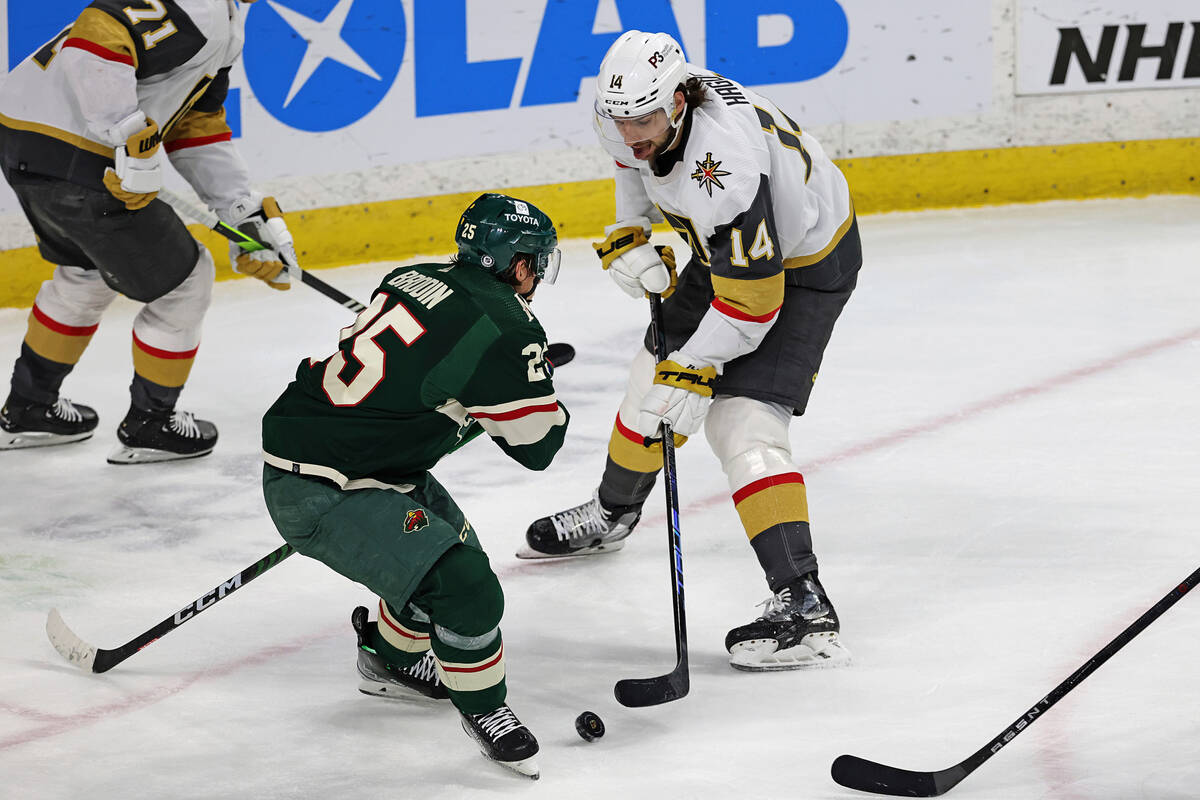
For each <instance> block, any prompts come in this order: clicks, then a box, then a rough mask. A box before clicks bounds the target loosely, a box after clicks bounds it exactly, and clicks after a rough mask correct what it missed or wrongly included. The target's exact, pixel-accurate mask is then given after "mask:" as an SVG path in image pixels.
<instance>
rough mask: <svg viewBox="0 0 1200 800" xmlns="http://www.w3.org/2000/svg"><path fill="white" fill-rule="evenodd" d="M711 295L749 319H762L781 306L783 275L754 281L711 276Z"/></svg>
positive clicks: (777, 274)
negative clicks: (714, 295)
mask: <svg viewBox="0 0 1200 800" xmlns="http://www.w3.org/2000/svg"><path fill="white" fill-rule="evenodd" d="M712 286H713V293H714V294H716V296H717V297H719V298H721V300H723V301H724V302H725V303H727V304H728V305H731V306H733V307H734V308H736V309H738V310H739V311H742V312H744V313H745V314H746V315H748V316H751V317H763V316H766V315H767V314H770V313H771V312H772V311H775V310H776V309H777V308H779V307H780V306H781V305H783V273H782V272H779V273H776V274H774V275H771V276H770V277H767V278H758V279H755V280H734V279H733V278H722V277H721V276H720V275H713V276H712Z"/></svg>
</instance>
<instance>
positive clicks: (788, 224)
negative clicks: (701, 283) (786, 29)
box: [616, 66, 854, 366]
mask: <svg viewBox="0 0 1200 800" xmlns="http://www.w3.org/2000/svg"><path fill="white" fill-rule="evenodd" d="M689 73H690V74H691V75H693V76H696V77H698V78H700V80H701V82H702V83H703V84H704V86H705V89H706V90H707V94H708V99H707V100H706V101H705V102H704V103H702V104H701V105H699V106H697V107H695V108H693V109H691V110H690V112H689V113H688V116H687V119H686V120H685V122H684V123H683V124H684V130H683V132H682V134H681V137H680V138H681V141H680V142H679V144H678V145H676V147H674V148H673V149H671V150H670V151H668V152H666V153H664V154H662V155H660V156H659V157H658V158H657V159H655V162H654V165H653V168H652V167H651V165H650V164H649V163H647V162H645V161H633V163H624V162H620V161H619V162H617V175H616V184H617V189H616V208H617V220H618V223H620V222H621V221H628V220H633V219H636V218H637V217H648V218H650V219H652V220H662V219H665V220H666V221H667V222H669V223H670V225H671V227H673V228H674V229H675V230H676V231H677V232H678V233H679V235H680V236H682V237H683V238H684V240H685V241H686V242H687V244H688V246H689V247H690V249H691V251H692V262H693V268H696V267H707V268H708V270H709V271H710V273H711V275H712V284H713V290H714V293H715V298H714V300H713V303H712V306H711V308H709V310H708V311H707V312H706V314H705V316H704V318H703V319H702V320H701V322H700V325H699V327H698V328H697V330H696V332H695V333H694V334H693V336H692V337H691V338H690V339H689V340H688V342H687V343H686V344H684V346H683V347H682V348H681V349H682V350H683V352H684V353H686V354H687V355H688V356H690V357H692V358H693V360H694V361H697V362H704V363H708V364H714V365H717V366H720V365H722V364H724V363H725V362H727V361H730V360H732V359H734V358H737V357H738V356H740V355H744V354H746V353H749V352H751V351H753V350H754V349H755V348H756V347H757V346H758V343H759V342H761V341H762V339H763V337H764V336H766V334H767V332H768V331H769V330H770V328H771V326H772V325H773V324H774V322H775V319H776V317H777V316H778V312H779V309H780V307H781V306H782V304H783V298H784V285H785V276H786V274H787V273H788V272H790V271H792V270H798V269H803V268H804V267H806V266H809V265H812V264H815V263H816V262H818V261H820V260H821V259H822V258H823V257H824V256H825V255H827V254H828V253H829V252H830V251H831V250H833V248H834V247H835V246H836V245H837V243H838V242H839V241H840V240H841V238H842V236H843V235H844V234H845V233H846V231H847V230H849V228H850V226H851V224H852V223H853V221H854V209H853V206H852V203H851V199H850V190H849V187H848V186H847V184H846V179H845V177H844V176H843V175H842V172H841V170H839V169H838V168H837V166H836V165H834V163H833V162H832V161H831V160H830V159H829V158H828V156H826V155H825V151H824V150H823V149H822V148H821V145H820V143H819V142H818V141H817V140H816V139H815V138H813V137H812V136H811V135H809V134H807V133H804V132H803V131H801V130H800V128H799V126H797V125H796V123H795V122H793V121H792V119H791V118H790V117H789V116H788V115H787V114H785V113H784V112H783V111H781V110H780V109H779V108H778V107H777V106H776V105H775V104H774V103H772V102H771V101H770V100H768V99H767V98H765V97H763V96H762V95H760V94H757V93H756V92H753V91H750V90H749V89H746V88H745V87H743V86H741V85H740V84H738V83H735V82H734V81H731V80H729V79H727V78H724V77H722V76H720V75H717V74H716V73H713V72H709V71H707V70H702V69H699V68H696V67H693V66H689Z"/></svg>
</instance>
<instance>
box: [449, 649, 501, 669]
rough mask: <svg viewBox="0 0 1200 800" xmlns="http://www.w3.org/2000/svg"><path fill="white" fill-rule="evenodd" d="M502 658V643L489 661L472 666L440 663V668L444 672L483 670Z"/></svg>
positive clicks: (494, 664) (497, 662)
mask: <svg viewBox="0 0 1200 800" xmlns="http://www.w3.org/2000/svg"><path fill="white" fill-rule="evenodd" d="M503 658H504V645H500V649H499V650H497V651H496V655H494V656H492V659H491V660H490V661H486V662H484V663H482V664H476V665H475V666H473V667H447V666H446V665H445V664H442V669H444V670H446V672H483V671H484V670H485V669H490V668H492V667H494V666H496V665H497V664H499V663H500V661H501V660H502V659H503Z"/></svg>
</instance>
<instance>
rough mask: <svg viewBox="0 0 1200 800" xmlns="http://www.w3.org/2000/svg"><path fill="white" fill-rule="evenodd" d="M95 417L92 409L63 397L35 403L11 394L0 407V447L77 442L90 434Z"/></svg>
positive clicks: (10, 448) (3, 448)
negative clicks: (51, 401) (50, 401)
mask: <svg viewBox="0 0 1200 800" xmlns="http://www.w3.org/2000/svg"><path fill="white" fill-rule="evenodd" d="M98 421H99V420H98V418H97V416H96V412H95V410H94V409H92V408H90V407H89V406H85V405H79V404H76V403H72V402H71V401H70V400H68V399H67V398H65V397H60V398H58V400H56V401H54V402H53V403H38V402H35V401H33V400H26V399H25V398H23V397H18V396H17V395H15V394H10V395H9V396H8V400H6V401H5V402H4V407H3V408H0V450H19V449H21V448H25V447H48V446H50V445H56V444H68V443H70V442H79V441H82V440H84V439H88V438H91V436H92V433H94V432H95V430H96V423H97V422H98Z"/></svg>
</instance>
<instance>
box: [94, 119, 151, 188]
mask: <svg viewBox="0 0 1200 800" xmlns="http://www.w3.org/2000/svg"><path fill="white" fill-rule="evenodd" d="M108 133H109V135H110V136H112V137H113V138H118V139H119V137H120V136H125V137H126V138H125V144H123V145H119V146H118V147H117V148H116V150H115V153H114V159H115V161H116V169H114V168H113V167H107V168H105V170H104V178H103V180H104V187H105V188H106V189H108V191H109V192H111V193H112V196H113V197H115V198H117V199H118V200H120V201H121V202H122V203H124V204H125V207H126V208H127V209H129V210H130V211H137V210H138V209H140V208H145V207H146V206H148V205H149V204H150V201H152V200H153V199H154V198H155V196H156V195H157V194H158V192H159V190H160V189H162V160H163V155H162V146H161V145H162V133H161V132H160V131H159V130H158V125H156V124H155V123H154V120H152V119H150V118H149V117H147V116H146V115H145V114H143V113H142V112H141V111H136V112H134V113H133V114H130V115H129V116H128V117H126V118H125V119H123V120H121V121H120V122H118V123H117V124H116V125H114V126H113V127H112V128H111V129H109V131H108Z"/></svg>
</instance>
